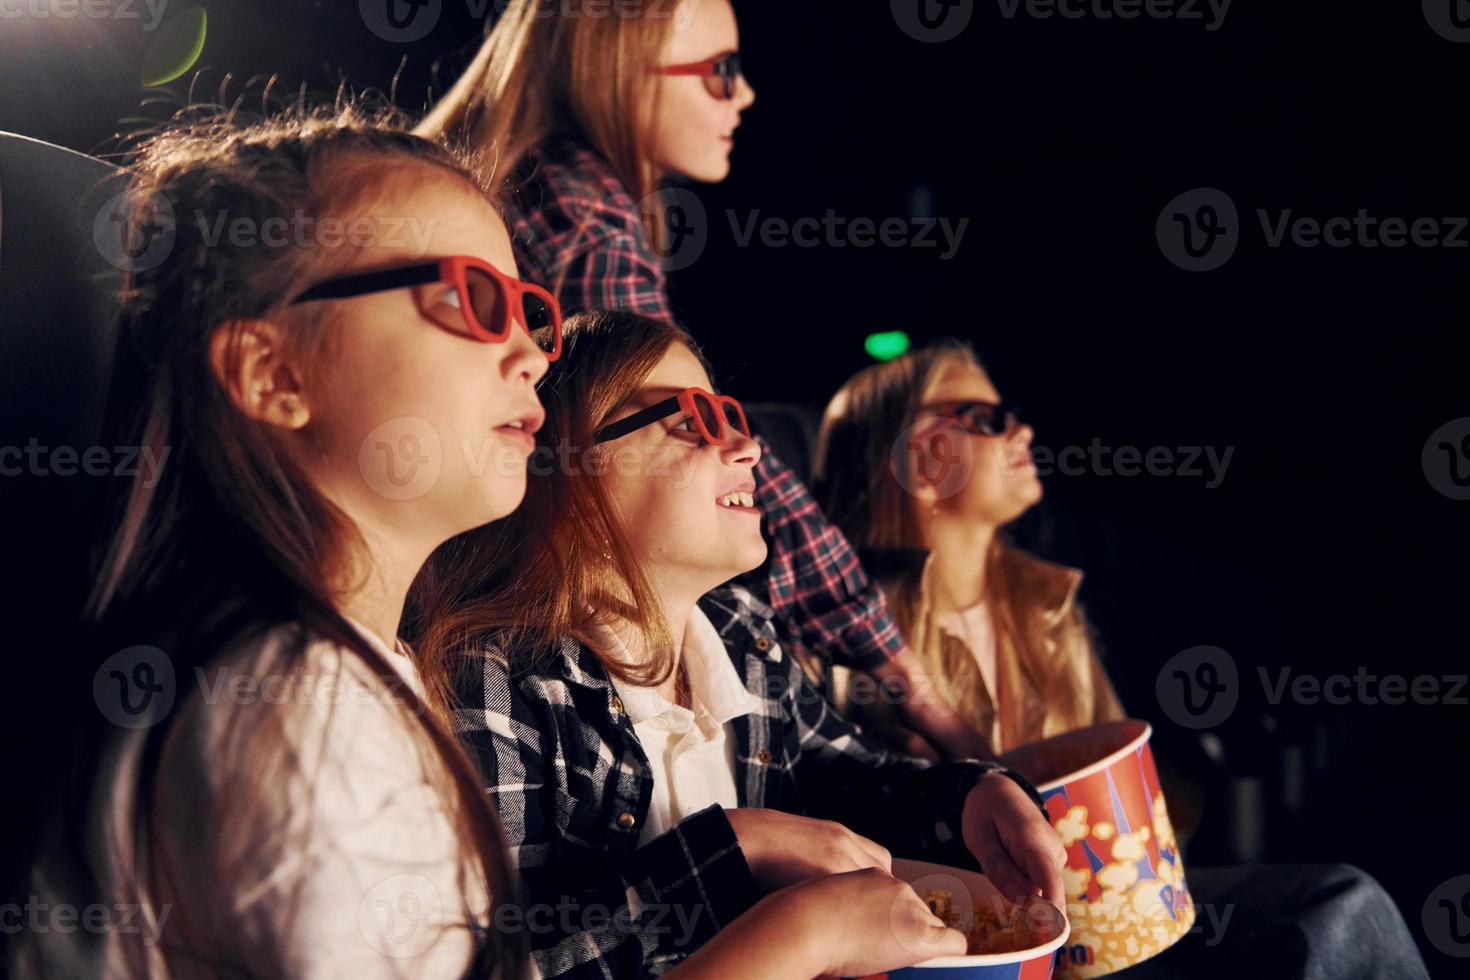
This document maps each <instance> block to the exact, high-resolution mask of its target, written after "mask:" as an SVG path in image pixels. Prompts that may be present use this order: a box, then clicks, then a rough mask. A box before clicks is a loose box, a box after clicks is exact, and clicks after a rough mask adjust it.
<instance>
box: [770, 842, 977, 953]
mask: <svg viewBox="0 0 1470 980" xmlns="http://www.w3.org/2000/svg"><path fill="white" fill-rule="evenodd" d="M764 901H765V902H768V903H770V904H771V906H773V909H772V912H773V917H774V918H775V920H776V921H778V922H781V923H783V928H785V929H788V930H791V931H790V932H788V933H787V935H788V936H790V938H791V940H794V941H795V943H797V944H798V945H801V946H803V947H804V948H806V949H808V950H810V952H811V955H812V959H811V960H810V961H809V962H810V968H811V969H812V970H813V973H811V974H809V975H812V976H815V975H818V974H830V975H832V976H838V977H862V976H867V975H869V974H873V973H886V972H888V971H889V970H897V969H899V968H900V967H905V966H912V965H913V964H915V963H922V962H923V961H924V960H928V959H933V958H934V957H936V956H963V955H964V953H965V949H966V940H965V936H964V934H963V933H961V932H959V931H958V930H955V929H950V928H948V927H947V926H945V924H944V923H943V922H941V921H940V920H939V919H938V918H936V917H935V915H934V913H933V912H930V911H929V906H928V905H926V904H925V903H924V900H923V899H922V898H920V897H919V896H918V894H917V893H916V892H915V891H914V890H913V888H912V887H910V886H909V884H908V883H907V882H904V881H900V880H899V879H897V878H895V877H893V876H892V875H889V874H887V873H886V872H883V871H879V870H877V869H876V868H869V869H867V870H864V871H850V872H848V873H846V874H840V875H829V876H827V877H824V878H814V879H810V880H808V881H805V882H803V883H801V884H799V885H794V886H792V887H790V888H786V889H783V890H782V891H779V892H777V893H776V894H774V895H771V896H770V897H768V898H767V899H765V900H764Z"/></svg>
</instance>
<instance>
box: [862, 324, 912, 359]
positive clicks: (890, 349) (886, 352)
mask: <svg viewBox="0 0 1470 980" xmlns="http://www.w3.org/2000/svg"><path fill="white" fill-rule="evenodd" d="M863 349H864V350H866V351H867V352H868V356H869V357H871V358H873V359H874V360H875V361H891V360H893V359H894V358H895V357H901V356H903V355H904V354H907V353H908V350H909V335H908V334H906V333H904V332H903V331H902V330H890V331H888V332H887V333H875V334H869V335H868V339H867V340H865V341H863Z"/></svg>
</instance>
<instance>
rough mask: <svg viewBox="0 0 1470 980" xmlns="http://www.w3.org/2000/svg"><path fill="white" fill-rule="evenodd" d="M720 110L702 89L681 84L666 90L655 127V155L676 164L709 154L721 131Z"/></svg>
mask: <svg viewBox="0 0 1470 980" xmlns="http://www.w3.org/2000/svg"><path fill="white" fill-rule="evenodd" d="M718 109H719V104H718V103H717V102H715V101H714V100H713V99H711V98H710V97H709V95H708V94H707V93H706V92H704V91H703V89H701V88H696V87H694V86H689V87H688V89H685V88H684V87H682V86H681V87H680V89H679V90H678V91H677V92H676V93H666V94H665V97H664V99H663V101H662V102H661V103H660V109H659V117H658V122H657V124H656V126H655V129H654V131H655V145H654V153H655V155H656V156H659V157H662V158H663V159H664V160H666V161H667V162H668V163H669V164H672V165H677V164H678V163H679V162H681V161H690V160H697V159H698V158H699V157H702V156H707V155H708V154H709V153H710V152H711V150H712V149H714V148H715V146H716V141H717V139H718V136H719V133H720V126H721V115H720V112H719V111H718Z"/></svg>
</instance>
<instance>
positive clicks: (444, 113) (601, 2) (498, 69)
mask: <svg viewBox="0 0 1470 980" xmlns="http://www.w3.org/2000/svg"><path fill="white" fill-rule="evenodd" d="M677 2H681V0H675V2H674V3H671V4H656V3H649V2H648V0H611V2H610V3H609V2H608V0H509V2H508V3H506V4H505V5H504V6H505V9H504V11H503V12H502V13H501V15H500V18H499V19H498V20H497V21H496V22H495V24H494V26H493V27H491V28H490V29H489V31H488V33H487V34H486V37H485V41H484V43H483V44H482V45H481V47H480V50H479V53H478V54H477V55H476V56H475V59H474V61H473V62H472V63H471V64H470V66H469V68H468V69H467V70H466V71H465V73H464V74H463V75H462V76H461V77H460V79H459V80H458V81H457V82H456V83H455V84H454V86H453V87H452V88H450V90H449V91H448V92H447V93H446V94H445V95H444V97H443V98H442V99H440V100H439V102H438V103H437V104H436V105H435V106H434V107H433V108H432V109H430V110H429V112H428V114H427V115H426V116H425V117H424V119H423V121H422V122H421V123H419V125H418V127H417V128H416V130H415V131H416V132H418V133H419V134H420V135H424V136H429V137H432V138H438V139H447V140H449V141H451V142H453V143H455V144H458V145H462V146H465V147H468V148H470V149H472V150H474V151H476V152H479V153H483V154H485V155H486V158H487V161H488V162H489V163H490V165H491V166H493V167H494V170H495V173H496V175H497V177H498V178H501V179H504V180H507V181H509V182H510V185H511V186H515V185H516V184H518V183H519V182H522V181H524V180H525V179H527V178H528V177H529V176H530V173H529V171H530V168H529V167H528V166H526V165H527V163H528V162H529V161H528V158H529V157H530V156H531V155H532V154H533V153H534V152H535V150H536V149H537V148H539V147H541V146H543V145H545V144H546V143H548V142H549V141H550V140H552V139H554V138H569V139H571V140H573V141H574V142H576V143H578V144H580V145H581V146H584V147H586V148H587V149H589V150H591V151H593V152H594V153H596V154H597V155H598V156H599V157H601V158H602V159H603V160H604V161H606V162H607V164H608V165H609V166H610V167H611V168H612V170H613V172H614V173H615V174H616V175H617V177H618V179H619V180H620V181H621V182H622V184H623V187H624V188H625V189H626V190H627V191H628V193H629V194H630V195H631V196H632V198H633V199H634V200H635V201H641V200H643V199H644V198H645V197H647V196H648V195H649V194H651V193H653V191H654V190H655V189H656V188H657V185H658V181H659V179H660V175H659V174H658V173H657V172H656V170H655V167H654V165H653V162H652V156H651V153H650V151H649V149H648V146H647V142H648V140H647V127H648V123H649V121H650V120H651V118H652V114H653V110H654V100H655V99H656V98H657V92H658V87H657V84H656V79H655V78H654V77H652V76H650V74H649V71H648V69H649V68H651V67H653V66H655V65H657V64H658V59H659V57H660V54H661V53H662V51H663V48H664V45H665V44H667V42H668V39H669V37H670V35H671V34H672V32H673V29H674V15H673V14H672V13H669V12H667V10H668V9H669V8H671V7H673V6H676V5H677ZM661 10H663V11H666V12H665V13H663V14H660V13H659V11H661ZM654 232H655V240H656V241H657V236H658V234H659V230H658V229H657V228H656V227H655V229H654Z"/></svg>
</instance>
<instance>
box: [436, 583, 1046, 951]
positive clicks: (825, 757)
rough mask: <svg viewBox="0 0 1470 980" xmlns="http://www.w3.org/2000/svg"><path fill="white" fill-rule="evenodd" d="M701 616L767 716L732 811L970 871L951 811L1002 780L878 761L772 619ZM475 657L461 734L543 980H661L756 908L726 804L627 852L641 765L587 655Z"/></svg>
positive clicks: (750, 737) (644, 775)
mask: <svg viewBox="0 0 1470 980" xmlns="http://www.w3.org/2000/svg"><path fill="white" fill-rule="evenodd" d="M699 605H700V608H701V609H702V610H703V611H704V613H705V614H706V615H707V616H708V617H709V619H710V621H711V622H712V623H713V624H714V626H715V628H716V629H717V630H718V631H719V633H720V635H721V637H722V638H723V639H724V641H725V646H726V649H727V650H728V652H729V654H730V657H731V659H732V660H733V661H734V664H735V667H736V669H737V671H738V672H739V674H740V676H741V679H742V680H743V681H744V683H745V686H746V689H747V690H749V691H750V692H751V693H753V694H755V695H757V696H758V697H760V699H761V702H762V708H761V710H759V711H757V712H753V713H751V714H748V715H744V716H741V717H738V718H736V719H734V720H733V721H731V722H730V723H729V724H730V732H731V738H732V740H733V742H734V756H735V767H736V771H735V784H736V790H737V793H738V800H739V805H740V806H742V807H769V808H772V809H778V810H784V811H787V812H790V813H798V814H805V815H808V816H812V817H820V818H825V819H830V820H836V821H840V822H841V823H843V824H845V825H847V826H848V827H850V828H851V829H852V830H854V831H855V832H857V833H859V834H863V835H864V836H867V837H870V838H872V839H874V840H876V841H878V842H879V843H880V844H883V845H884V846H885V847H887V848H888V849H889V850H890V851H892V852H893V853H894V854H895V855H897V856H903V857H922V858H926V859H928V860H932V861H939V862H943V863H946V864H952V865H957V866H961V867H970V868H974V867H977V865H976V863H975V860H974V858H973V857H971V856H970V854H969V852H968V851H967V850H966V848H965V846H964V843H963V841H962V839H961V834H960V812H961V809H962V808H963V806H964V800H965V796H966V794H967V793H968V792H969V790H970V789H971V788H972V787H973V786H974V785H975V784H976V783H977V782H979V780H980V779H981V778H982V777H984V776H985V775H986V774H988V773H990V772H992V771H996V770H999V768H1000V767H999V766H997V765H995V764H993V763H984V762H976V761H969V762H951V763H937V764H931V763H929V762H926V761H923V760H919V759H912V758H907V757H903V756H898V755H894V754H892V753H889V752H885V751H883V750H882V749H880V748H878V747H877V745H876V743H874V742H872V741H870V740H869V739H868V737H867V736H865V735H864V734H863V733H862V731H861V730H860V729H858V728H857V727H856V726H854V725H853V724H851V723H850V722H848V721H846V720H844V719H843V718H842V717H841V716H839V715H838V714H837V713H836V711H835V710H834V709H833V708H832V707H831V705H830V704H828V702H827V701H826V699H825V698H824V697H823V696H822V695H821V694H819V693H818V692H817V691H816V690H815V689H814V688H813V687H812V686H811V685H810V683H809V682H808V681H807V679H806V675H805V674H803V672H802V670H801V668H800V666H799V665H798V664H797V663H796V662H795V661H794V660H793V658H791V657H790V656H788V655H786V654H785V653H784V652H783V651H782V650H781V647H780V646H779V644H778V643H777V642H776V631H775V629H774V627H773V626H772V624H771V618H772V612H771V610H770V608H769V607H768V606H765V605H764V604H763V603H761V602H760V600H758V599H756V598H755V597H754V596H753V595H751V593H750V592H749V591H747V590H746V589H744V588H742V587H740V586H737V585H727V586H724V587H722V588H720V589H717V590H715V591H714V592H712V593H710V594H709V595H707V596H705V597H704V598H703V599H702V600H700V603H699ZM507 655H508V656H507ZM473 656H474V658H475V664H476V668H474V669H471V670H468V671H466V672H465V675H466V678H467V679H466V680H465V681H463V682H461V684H460V686H459V690H458V692H457V693H458V696H459V704H460V705H461V707H460V708H459V709H458V710H457V711H456V712H455V728H456V731H457V733H458V735H459V737H460V738H461V739H462V740H463V741H464V742H465V744H466V745H467V746H468V748H469V749H470V752H471V754H472V756H473V757H474V758H475V760H476V762H477V764H478V765H479V767H480V771H481V773H482V774H483V776H484V778H485V780H486V782H487V784H488V787H489V791H490V793H491V794H492V797H493V802H494V803H495V806H496V809H497V811H498V813H499V816H500V820H501V823H502V825H503V827H504V829H505V835H506V838H507V842H508V843H509V846H510V851H511V856H512V858H513V860H514V861H515V864H516V866H517V868H518V870H519V873H520V875H521V879H522V881H523V884H524V890H525V901H526V907H525V909H523V910H519V911H518V910H508V911H507V912H503V913H502V917H501V918H502V920H503V921H497V923H496V924H495V925H496V927H497V928H503V929H515V928H525V929H527V930H528V931H529V933H530V941H531V947H532V951H533V953H534V957H535V962H536V965H537V967H538V968H539V969H540V972H541V973H542V974H543V975H544V976H546V977H589V978H590V977H637V976H648V975H658V974H660V973H662V972H664V971H665V970H667V969H669V968H670V967H671V966H673V965H674V964H676V963H678V962H679V961H680V960H682V959H684V958H685V957H687V956H688V955H689V954H690V953H692V952H693V951H694V950H696V949H698V948H699V946H700V945H702V944H703V943H705V942H707V941H708V940H709V939H710V937H711V936H713V935H714V933H715V932H717V931H718V930H719V929H721V928H723V927H724V926H725V925H726V924H728V923H729V922H730V921H731V920H732V919H733V918H735V917H736V916H738V915H740V914H741V913H742V912H744V911H745V910H746V909H748V908H749V907H750V906H751V905H752V904H754V903H755V901H756V900H757V899H758V898H759V897H760V893H759V890H758V888H757V886H756V883H755V880H754V878H752V876H751V873H750V869H749V867H748V866H747V865H746V863H745V858H744V855H743V854H742V853H741V850H740V845H739V841H738V840H737V839H736V837H735V833H734V831H733V830H732V828H731V826H730V822H729V820H728V819H727V818H726V816H725V812H724V810H722V809H721V808H720V807H710V808H708V809H706V810H702V811H700V812H698V813H696V814H694V815H693V816H690V817H687V818H685V819H684V820H683V821H682V822H681V823H679V824H678V825H677V826H675V827H674V828H673V829H672V830H670V831H668V832H667V833H665V834H663V835H661V836H659V837H657V838H655V839H653V840H652V841H650V842H648V843H647V844H645V845H644V846H643V847H641V848H640V847H638V837H639V829H640V828H641V827H642V825H643V821H644V820H645V819H646V817H647V815H648V808H649V799H650V797H651V795H652V784H653V781H652V777H651V776H650V774H649V765H648V759H647V757H646V756H645V754H644V752H643V749H642V747H641V746H640V744H639V742H638V739H637V736H636V735H635V734H634V732H633V725H632V722H631V721H630V720H629V719H628V716H627V714H626V712H624V711H623V710H622V706H621V702H620V700H619V699H618V697H617V694H616V691H615V689H614V687H613V685H612V683H611V681H610V680H609V679H608V675H607V673H606V672H605V671H604V670H603V668H602V666H601V663H600V662H599V660H598V658H597V655H596V654H595V653H594V652H593V651H592V650H591V649H589V648H587V647H586V646H584V645H583V644H581V643H580V642H578V641H577V640H575V639H571V638H566V639H564V640H563V641H562V642H561V643H560V644H559V645H558V647H557V649H556V650H555V651H551V652H550V653H549V655H548V651H545V650H542V651H541V652H540V655H539V656H533V653H532V651H530V650H528V649H524V648H521V649H518V648H517V645H516V642H515V640H514V638H513V637H507V638H503V639H502V642H501V643H500V644H499V645H491V646H487V647H485V648H484V649H480V650H476V651H473ZM1002 771H1003V770H1002ZM1007 775H1012V778H1016V779H1017V781H1018V782H1019V783H1021V785H1022V786H1023V787H1025V788H1026V789H1027V791H1028V792H1029V793H1030V794H1031V795H1032V796H1033V798H1035V799H1036V802H1037V805H1038V806H1040V805H1041V801H1040V798H1039V797H1037V796H1036V794H1035V790H1034V789H1033V788H1032V787H1031V786H1030V784H1028V783H1026V782H1025V781H1024V780H1023V779H1020V778H1018V777H1015V776H1014V775H1013V774H1010V773H1007Z"/></svg>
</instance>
